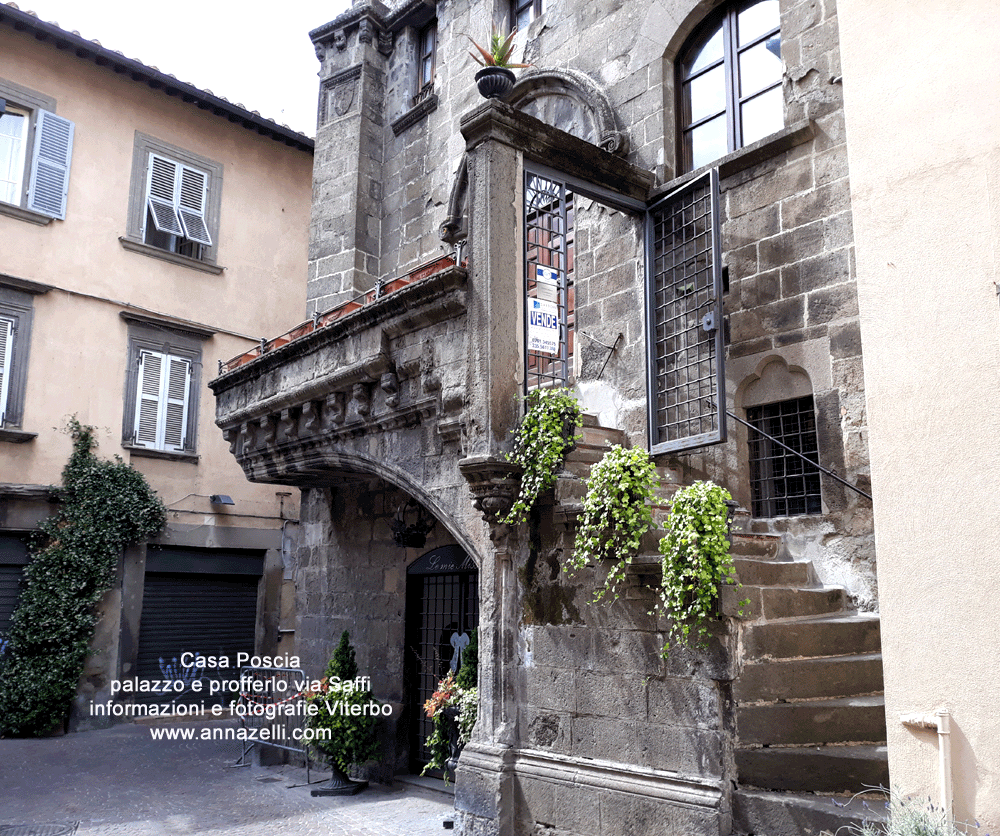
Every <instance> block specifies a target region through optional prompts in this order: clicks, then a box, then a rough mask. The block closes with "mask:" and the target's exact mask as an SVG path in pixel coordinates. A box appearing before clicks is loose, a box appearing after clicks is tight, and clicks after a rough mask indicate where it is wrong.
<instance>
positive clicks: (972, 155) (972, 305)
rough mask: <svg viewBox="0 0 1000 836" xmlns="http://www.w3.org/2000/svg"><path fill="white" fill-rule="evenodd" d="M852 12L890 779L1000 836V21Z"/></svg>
mask: <svg viewBox="0 0 1000 836" xmlns="http://www.w3.org/2000/svg"><path fill="white" fill-rule="evenodd" d="M839 5H840V33H841V50H842V53H843V62H844V96H845V105H846V106H845V111H846V116H847V140H848V149H849V156H850V165H851V194H852V206H853V212H854V229H855V236H856V238H855V240H856V246H857V259H858V267H857V275H858V302H859V309H860V316H861V336H862V341H863V345H864V367H865V385H866V392H867V409H868V427H869V431H870V435H869V447H870V451H871V472H872V493H873V495H874V499H875V502H874V511H875V539H876V553H877V557H878V583H879V597H880V602H881V617H882V652H883V659H884V667H885V709H886V721H887V723H886V725H887V735H888V748H889V769H890V774H891V776H892V780H893V783H894V784H895V785H897V786H898V787H899V788H901V789H902V790H904V791H906V792H908V793H913V794H915V795H918V796H923V797H927V796H930V797H932V798H934V799H935V801H936V802H937V801H939V800H941V799H943V798H945V797H946V796H945V795H944V794H945V793H948V794H949V795H950V797H951V798H952V800H953V807H954V813H955V817H956V818H957V819H958V820H960V821H972V820H974V819H978V820H979V822H980V824H981V825H982V831H981V832H996V831H997V829H998V828H1000V748H998V746H997V741H998V740H1000V720H998V718H997V711H996V706H995V696H996V694H997V693H998V691H1000V627H998V622H997V616H996V613H995V612H994V607H995V604H996V602H995V600H994V596H995V592H996V580H995V572H996V568H997V555H998V543H1000V523H998V520H997V514H996V507H997V504H998V501H1000V448H998V446H997V443H996V439H997V437H998V435H1000V395H998V392H1000V328H998V320H1000V310H998V308H1000V304H998V301H1000V300H998V297H997V292H998V280H1000V262H998V249H1000V85H998V82H997V75H996V72H995V71H994V69H993V68H992V67H991V66H990V61H989V60H988V56H990V55H991V54H992V53H993V52H995V49H996V43H997V40H998V38H1000V15H998V14H997V8H996V5H995V4H994V3H991V2H966V3H961V4H958V5H957V6H956V5H955V4H946V3H933V4H922V5H921V11H920V14H915V13H914V9H913V7H912V6H911V5H908V4H903V3H897V2H887V3H879V4H870V3H865V2H858V0H841V2H840V4H839ZM886 44H892V48H891V49H890V50H886V49H885V45H886ZM929 44H947V45H948V47H947V49H944V50H937V49H931V50H928V48H927V47H928V45H929ZM940 711H943V712H947V713H948V720H947V721H946V722H947V723H948V725H949V726H950V728H943V729H942V731H944V732H947V733H946V734H939V733H938V732H937V728H936V727H940V725H941V715H939V714H937V712H940ZM936 714H937V716H934V715H936ZM913 715H930V716H924V717H914V716H913ZM904 719H905V720H906V722H904ZM920 720H927V721H933V725H932V724H931V723H930V722H928V723H926V724H922V723H920V722H919V721H920ZM942 752H945V753H948V755H949V757H948V758H946V759H945V762H942V759H941V754H942ZM949 761H950V763H949Z"/></svg>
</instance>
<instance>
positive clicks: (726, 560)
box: [658, 482, 749, 654]
mask: <svg viewBox="0 0 1000 836" xmlns="http://www.w3.org/2000/svg"><path fill="white" fill-rule="evenodd" d="M731 501H732V496H730V494H729V491H727V490H726V489H725V488H723V487H720V486H719V485H716V484H714V483H713V482H695V483H694V484H693V485H690V486H689V487H686V488H681V490H679V491H677V493H676V494H675V495H674V498H673V502H672V503H671V508H670V517H669V518H668V519H667V526H666V528H667V533H666V536H664V537H663V539H662V540H660V555H661V556H662V560H661V567H662V570H663V579H662V582H661V585H660V589H659V602H658V609H659V611H660V612H662V613H664V614H665V615H667V616H669V617H670V619H671V626H670V629H669V631H668V634H667V645H666V647H665V648H664V654H666V652H667V651H668V649H669V647H670V644H671V643H682V644H688V645H691V644H695V643H698V644H703V643H704V641H705V640H706V639H707V638H708V633H709V630H708V623H709V622H710V621H712V620H714V619H715V618H716V614H717V609H718V606H717V601H718V598H719V586H720V585H721V584H724V583H736V569H735V567H734V565H733V558H732V555H731V554H730V553H729V507H728V505H727V502H731ZM746 604H749V601H745V602H741V604H740V607H741V610H742V607H743V606H745V605H746Z"/></svg>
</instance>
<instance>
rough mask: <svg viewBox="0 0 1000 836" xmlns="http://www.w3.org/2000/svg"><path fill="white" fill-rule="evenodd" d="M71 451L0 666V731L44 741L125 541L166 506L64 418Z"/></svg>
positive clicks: (157, 521)
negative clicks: (97, 451) (101, 454)
mask: <svg viewBox="0 0 1000 836" xmlns="http://www.w3.org/2000/svg"><path fill="white" fill-rule="evenodd" d="M68 429H69V434H70V437H71V438H72V440H73V453H72V455H71V456H70V459H69V461H68V462H67V464H66V466H65V467H64V468H63V472H62V504H61V506H60V507H59V510H58V511H57V512H56V513H55V514H54V515H52V516H51V517H49V518H48V519H47V520H45V521H44V522H43V523H42V525H41V530H42V533H43V537H44V540H43V542H42V544H41V546H40V547H39V548H38V549H37V550H35V551H34V553H33V555H32V560H31V562H30V563H29V564H28V566H27V567H26V568H25V572H24V577H25V585H24V588H23V591H22V593H21V597H20V600H19V603H18V606H17V609H16V610H15V611H14V614H13V618H12V619H11V627H10V634H9V636H8V639H9V645H8V647H7V650H6V652H5V657H6V659H5V663H4V665H3V667H2V669H0V734H4V735H19V736H41V735H45V734H48V733H49V732H51V731H52V729H53V728H54V727H56V726H58V725H59V724H61V723H62V722H63V720H64V718H65V717H66V714H67V712H68V710H69V706H70V703H71V702H72V700H73V697H74V695H75V694H76V688H77V683H78V681H79V679H80V674H81V673H82V672H83V665H84V661H85V660H86V657H87V650H88V647H89V645H90V641H91V639H92V638H93V635H94V627H95V625H96V623H97V609H96V607H97V603H98V601H99V600H100V599H101V596H102V595H103V594H104V593H105V592H106V591H107V590H108V589H110V588H111V585H112V583H113V582H114V578H115V571H116V568H117V565H118V559H119V558H120V557H121V554H122V551H123V550H124V548H125V547H126V546H127V545H129V544H130V543H136V542H139V541H142V540H145V539H148V538H149V537H153V536H155V535H156V534H157V533H158V532H159V531H160V530H161V529H162V528H163V526H164V524H165V523H166V511H165V509H164V507H163V503H162V502H161V501H160V499H159V498H158V497H157V496H156V494H155V493H154V492H153V490H152V489H151V488H150V487H149V485H148V484H147V483H146V480H145V479H144V478H143V476H142V474H141V473H139V472H138V471H137V470H133V469H132V467H130V466H129V465H127V464H125V462H123V461H122V460H121V459H120V458H117V457H116V458H115V459H114V460H103V459H98V458H97V456H96V455H95V454H94V448H95V447H96V446H97V441H96V439H95V438H94V428H93V427H89V426H84V425H82V424H80V423H79V421H77V420H76V418H73V419H72V420H71V421H70V422H69V428H68Z"/></svg>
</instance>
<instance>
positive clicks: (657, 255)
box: [646, 169, 726, 454]
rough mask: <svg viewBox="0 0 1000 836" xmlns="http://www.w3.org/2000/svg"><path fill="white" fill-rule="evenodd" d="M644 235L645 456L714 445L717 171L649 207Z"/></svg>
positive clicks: (719, 411) (718, 323)
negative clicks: (646, 333)
mask: <svg viewBox="0 0 1000 836" xmlns="http://www.w3.org/2000/svg"><path fill="white" fill-rule="evenodd" d="M646 236H647V238H646V271H647V281H646V285H647V287H646V292H647V305H646V309H647V311H648V312H649V322H648V327H649V337H648V348H649V356H648V364H649V403H650V410H649V414H650V421H649V424H650V426H649V434H650V439H649V444H650V451H651V452H652V453H654V454H655V453H665V452H679V451H682V450H690V449H693V448H696V447H703V446H705V445H708V444H718V443H720V442H723V441H725V440H726V421H725V411H724V410H725V404H726V383H725V369H724V356H725V347H724V342H723V322H722V316H723V311H722V292H723V287H722V258H721V243H720V236H719V175H718V171H717V170H715V169H713V170H711V171H708V172H706V173H705V174H704V175H702V176H700V177H697V178H695V179H694V180H692V181H691V182H690V183H687V184H686V185H684V186H682V187H681V188H680V189H678V190H677V191H675V192H672V193H671V194H669V195H667V196H666V197H664V198H663V199H662V200H661V201H659V202H658V203H656V204H654V205H653V206H652V207H651V208H650V210H649V214H648V217H647V222H646Z"/></svg>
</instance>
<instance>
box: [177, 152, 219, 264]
mask: <svg viewBox="0 0 1000 836" xmlns="http://www.w3.org/2000/svg"><path fill="white" fill-rule="evenodd" d="M180 174H181V183H180V203H179V206H178V212H179V214H180V216H181V223H182V224H183V225H184V230H185V237H186V238H189V239H190V240H192V241H197V242H198V243H199V244H205V245H206V246H208V247H210V246H212V236H211V235H209V234H208V224H206V223H205V207H206V206H207V205H208V175H207V174H205V173H204V172H202V171H196V170H195V169H193V168H188V167H187V166H181V171H180Z"/></svg>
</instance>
